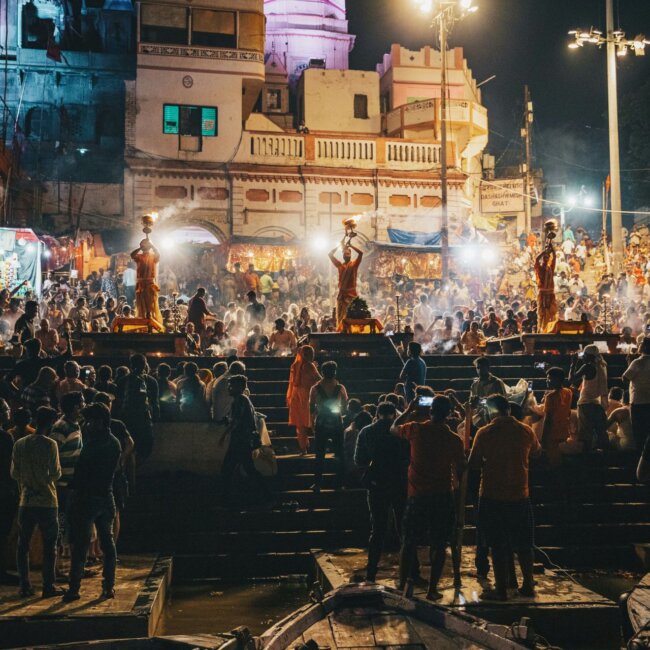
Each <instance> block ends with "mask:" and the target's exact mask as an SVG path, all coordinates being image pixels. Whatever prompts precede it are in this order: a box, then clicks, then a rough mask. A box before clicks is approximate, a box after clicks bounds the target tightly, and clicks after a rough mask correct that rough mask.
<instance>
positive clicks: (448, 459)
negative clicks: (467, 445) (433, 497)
mask: <svg viewBox="0 0 650 650" xmlns="http://www.w3.org/2000/svg"><path fill="white" fill-rule="evenodd" d="M399 435H400V437H402V438H404V439H405V440H408V441H409V444H410V445H411V462H410V464H409V470H408V495H409V496H410V497H419V496H428V495H430V494H448V493H450V492H451V491H452V490H453V489H454V484H455V483H456V478H457V477H456V468H457V467H459V466H464V465H465V449H464V444H463V439H462V438H461V437H460V436H457V435H456V434H455V433H454V432H453V431H452V430H451V429H450V428H449V427H448V426H447V425H446V424H440V423H437V422H432V421H431V420H429V421H426V422H408V423H407V424H403V425H402V426H401V427H399Z"/></svg>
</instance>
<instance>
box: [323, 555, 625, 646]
mask: <svg viewBox="0 0 650 650" xmlns="http://www.w3.org/2000/svg"><path fill="white" fill-rule="evenodd" d="M313 555H314V558H315V561H316V570H317V575H318V580H319V582H320V583H321V585H322V586H323V589H327V590H329V589H334V588H336V587H339V586H341V585H344V584H346V583H349V582H355V581H358V580H362V579H363V576H364V569H365V566H366V559H367V555H366V551H365V550H363V549H355V548H347V549H342V550H340V551H335V552H323V551H313ZM419 557H420V563H421V573H422V576H423V577H424V578H425V579H426V580H427V581H428V577H429V570H430V564H429V558H428V550H427V549H425V548H421V549H420V553H419ZM517 571H518V568H517ZM461 574H462V582H463V587H462V589H461V590H460V592H455V590H454V586H453V574H452V567H451V557H448V559H447V562H446V564H445V573H444V574H443V577H442V580H441V581H440V585H439V588H438V590H439V591H440V592H441V593H442V594H443V599H442V600H439V601H436V604H439V605H444V606H447V607H452V608H458V609H462V610H464V611H467V612H468V613H470V614H472V615H474V616H478V617H479V618H484V619H487V620H488V621H491V622H493V623H500V624H503V625H510V624H512V623H514V622H518V621H519V620H520V619H521V618H522V617H524V616H527V617H529V618H530V619H531V620H532V622H533V628H534V629H535V631H536V632H537V633H538V634H541V635H542V636H544V637H546V638H548V640H549V641H551V643H553V642H554V637H556V635H557V631H558V630H561V636H562V641H563V642H567V641H577V642H580V643H585V646H584V647H588V645H589V642H590V641H593V642H594V643H596V642H598V647H603V646H602V645H601V642H602V641H603V640H604V639H607V638H609V637H612V643H613V644H614V645H612V646H611V647H617V646H616V645H615V644H616V643H617V642H618V638H616V630H618V628H619V626H620V621H619V610H618V606H617V605H616V603H614V602H613V601H611V600H609V599H607V598H605V597H603V596H601V595H599V594H597V593H595V592H593V591H590V590H589V589H587V588H586V587H583V586H582V585H580V584H578V583H577V582H575V581H573V580H572V579H571V578H570V576H569V575H568V574H566V573H562V572H559V571H558V572H556V571H549V570H547V571H546V572H545V573H542V574H538V575H536V576H535V580H536V583H537V586H536V589H537V594H536V596H535V598H524V597H520V596H514V595H513V596H512V597H511V598H510V600H509V601H507V602H505V603H497V602H485V601H481V599H480V594H481V592H482V591H483V588H484V587H487V588H490V587H492V586H493V585H492V583H491V582H490V580H480V579H478V578H477V576H476V569H475V568H474V548H473V547H467V548H464V549H463V561H462V567H461ZM397 576H398V557H397V553H387V554H385V555H384V556H382V561H381V563H380V565H379V573H378V574H377V582H379V583H381V584H384V585H387V586H390V587H397V583H396V579H397ZM519 583H520V584H521V576H519ZM427 586H428V585H427V583H426V582H425V581H424V580H423V581H418V582H417V583H416V585H415V592H414V596H415V597H416V598H417V597H419V598H424V597H425V595H426V590H427ZM511 593H512V592H511ZM555 642H557V640H555Z"/></svg>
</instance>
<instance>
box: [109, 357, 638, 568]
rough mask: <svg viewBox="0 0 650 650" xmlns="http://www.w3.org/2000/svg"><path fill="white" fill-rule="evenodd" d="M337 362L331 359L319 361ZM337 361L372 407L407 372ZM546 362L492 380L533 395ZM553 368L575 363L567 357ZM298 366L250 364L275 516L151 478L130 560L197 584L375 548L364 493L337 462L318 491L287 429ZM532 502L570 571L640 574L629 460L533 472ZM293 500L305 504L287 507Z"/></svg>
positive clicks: (169, 479)
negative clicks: (157, 560)
mask: <svg viewBox="0 0 650 650" xmlns="http://www.w3.org/2000/svg"><path fill="white" fill-rule="evenodd" d="M328 358H331V357H330V356H329V355H321V356H319V362H320V363H322V362H323V361H325V360H327V359H328ZM336 360H337V361H338V364H339V376H340V379H341V381H342V383H343V384H344V385H345V386H346V387H347V389H348V392H349V394H350V396H351V397H357V398H359V399H361V401H362V403H365V402H373V403H376V401H377V398H378V397H379V395H381V394H383V393H386V392H390V391H391V390H392V388H393V386H394V383H395V381H396V379H397V377H398V375H399V370H400V367H401V362H400V360H399V359H398V357H397V356H396V354H395V353H394V351H393V350H391V349H388V348H386V349H384V350H382V353H381V354H377V355H372V356H354V357H340V356H338V357H336ZM540 360H542V359H541V357H540V358H533V357H524V356H494V357H491V361H492V362H493V372H494V373H495V374H496V375H498V376H499V377H501V378H502V379H504V380H505V381H506V383H508V384H514V383H516V381H517V380H518V379H519V378H522V377H523V378H526V379H531V380H532V381H533V388H534V390H535V391H542V390H543V388H544V379H543V370H541V369H536V368H534V363H535V362H536V361H540ZM544 360H548V357H546V358H545V359H544ZM551 361H552V363H553V365H556V364H557V365H563V366H566V365H567V364H568V357H564V358H563V357H557V358H555V357H554V358H553V359H552V360H551ZM290 363H291V360H290V359H287V358H250V359H246V365H247V372H248V376H249V379H250V387H251V392H252V400H253V403H254V404H255V406H256V408H258V409H259V410H260V411H262V412H263V413H265V414H266V415H267V418H268V427H269V429H270V431H271V434H272V440H273V444H274V447H275V449H276V453H277V454H278V466H279V475H278V477H277V478H276V479H275V489H276V493H277V495H278V499H277V505H276V506H275V507H274V508H273V509H272V510H270V511H261V512H260V511H255V512H241V513H230V512H226V511H225V510H223V509H221V508H219V507H218V506H217V505H216V502H217V498H216V482H213V481H209V480H199V479H197V478H196V477H195V476H191V475H187V474H185V475H179V474H176V475H173V476H161V477H158V478H156V479H152V480H149V479H148V480H147V483H146V484H144V483H143V482H141V483H140V484H139V486H138V488H139V492H138V494H137V495H135V496H134V497H132V498H131V500H130V502H129V505H128V508H127V511H126V512H125V513H124V518H123V536H122V538H121V540H120V547H121V550H122V551H123V552H125V551H127V550H128V551H138V552H145V551H157V552H166V553H173V554H174V574H175V579H176V580H179V581H187V580H194V579H209V578H221V579H241V578H245V577H265V576H266V577H268V576H277V575H287V574H304V573H310V572H311V571H312V570H313V565H312V561H311V558H310V554H309V551H310V549H313V548H326V549H336V548H344V547H363V546H365V543H366V540H367V531H368V514H367V506H366V496H365V492H364V491H363V490H359V489H349V490H345V491H335V490H334V489H333V480H334V471H333V470H334V460H333V459H332V458H328V459H327V460H326V464H325V472H326V474H325V477H324V489H323V490H322V491H321V493H320V494H313V493H312V492H311V491H310V490H309V486H310V485H311V484H312V483H313V463H314V457H313V456H307V457H300V456H299V455H298V454H297V451H298V447H297V444H296V440H295V434H294V431H293V430H292V428H290V427H289V425H288V424H287V409H286V406H285V399H284V396H285V394H286V388H287V379H288V374H289V366H290ZM609 364H610V383H611V384H612V385H616V384H618V383H620V374H621V371H622V369H623V368H624V367H625V361H624V359H623V358H622V357H621V358H619V357H612V358H610V359H609ZM206 365H207V363H206ZM427 365H428V367H429V372H428V382H427V383H429V385H431V386H432V387H433V388H434V389H440V390H441V389H444V388H449V387H450V386H451V387H453V388H455V389H456V390H457V391H458V393H459V395H460V396H461V398H464V397H465V396H466V395H467V393H468V391H469V386H470V384H471V381H472V380H473V378H474V377H475V370H474V368H473V367H472V366H471V359H468V358H467V357H461V356H444V357H443V356H437V357H428V358H427ZM540 396H541V395H540ZM188 426H191V425H188ZM531 496H532V500H533V502H534V504H535V512H536V521H537V544H538V545H539V547H540V548H541V549H543V551H544V552H545V553H547V554H548V555H549V556H550V558H551V560H552V561H553V562H556V563H558V564H561V565H563V566H571V567H575V568H579V567H594V566H612V567H630V566H634V564H635V559H634V552H633V544H634V543H637V542H650V523H647V522H650V491H649V490H648V488H647V487H645V486H642V485H637V484H636V483H635V481H634V459H632V458H630V457H625V456H620V455H602V456H600V455H594V456H590V457H588V458H576V459H572V460H571V461H570V462H569V463H567V464H566V466H564V467H563V469H562V471H561V473H560V474H559V475H551V474H549V473H548V472H544V471H533V472H532V473H531ZM290 503H295V504H297V506H296V507H295V508H290V507H287V506H286V504H290ZM473 521H474V519H473V507H472V505H468V506H467V522H468V525H467V528H466V531H465V543H466V544H473V543H474V538H475V531H474V527H473Z"/></svg>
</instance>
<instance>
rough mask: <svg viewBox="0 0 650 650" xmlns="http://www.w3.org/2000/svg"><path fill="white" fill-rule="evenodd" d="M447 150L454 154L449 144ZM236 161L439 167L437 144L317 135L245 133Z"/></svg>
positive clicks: (415, 168) (348, 166)
mask: <svg viewBox="0 0 650 650" xmlns="http://www.w3.org/2000/svg"><path fill="white" fill-rule="evenodd" d="M450 151H453V146H451V145H450ZM235 162H236V163H243V164H257V165H275V166H283V165H284V166H298V165H300V166H303V167H309V166H317V167H332V168H339V169H341V168H346V169H387V170H396V171H397V170H401V171H430V170H432V169H436V168H437V167H439V166H440V144H439V143H436V142H430V141H429V142H416V141H408V140H401V139H400V140H395V139H391V138H354V137H350V138H333V137H328V136H325V135H323V136H321V135H318V134H305V135H303V134H284V133H259V132H251V131H246V132H244V135H243V138H242V142H241V145H240V147H239V151H238V152H237V155H236V157H235Z"/></svg>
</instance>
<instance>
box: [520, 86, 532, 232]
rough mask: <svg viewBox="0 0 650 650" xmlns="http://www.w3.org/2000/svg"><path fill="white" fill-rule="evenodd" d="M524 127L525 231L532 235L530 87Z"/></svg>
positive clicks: (522, 134)
mask: <svg viewBox="0 0 650 650" xmlns="http://www.w3.org/2000/svg"><path fill="white" fill-rule="evenodd" d="M524 106H525V111H524V126H523V128H522V129H521V137H522V138H523V140H524V164H523V165H522V167H523V169H522V172H523V175H524V191H525V197H524V200H525V209H526V224H525V228H524V229H525V231H526V233H527V234H528V233H530V232H531V231H532V229H533V199H532V194H533V191H532V190H533V174H532V149H531V138H532V134H531V129H532V126H533V119H534V118H533V102H532V101H531V99H530V93H529V92H528V86H525V87H524Z"/></svg>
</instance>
